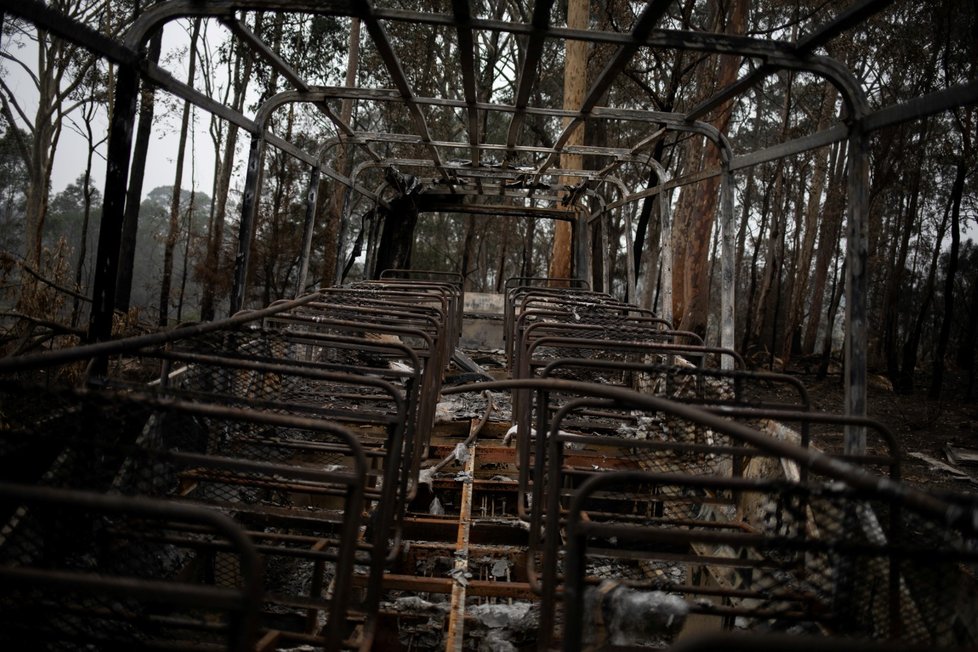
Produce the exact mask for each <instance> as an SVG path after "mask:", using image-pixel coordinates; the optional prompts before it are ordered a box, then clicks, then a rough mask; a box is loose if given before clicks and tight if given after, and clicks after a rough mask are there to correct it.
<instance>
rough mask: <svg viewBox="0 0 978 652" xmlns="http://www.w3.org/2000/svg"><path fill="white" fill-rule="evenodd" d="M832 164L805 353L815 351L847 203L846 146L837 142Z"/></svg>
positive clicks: (820, 231)
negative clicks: (830, 272)
mask: <svg viewBox="0 0 978 652" xmlns="http://www.w3.org/2000/svg"><path fill="white" fill-rule="evenodd" d="M832 157H834V159H835V161H834V165H832V164H830V165H829V167H830V168H832V170H833V172H832V175H831V178H830V179H829V183H828V187H827V190H826V192H825V205H824V206H823V207H822V218H821V220H820V221H819V224H818V246H817V248H816V253H815V271H814V272H813V274H812V280H811V304H810V305H809V308H808V322H807V324H806V325H805V336H804V339H803V340H802V345H801V350H802V353H804V354H809V353H812V352H814V351H815V340H816V338H817V337H818V326H819V323H820V322H821V320H822V306H823V305H824V304H825V285H826V283H827V282H828V275H829V266H830V265H831V264H832V257H833V256H834V255H835V250H836V247H837V246H838V242H837V241H838V239H839V234H840V229H841V226H842V213H843V211H844V210H845V206H846V181H845V180H846V150H845V145H844V144H840V145H838V146H837V147H836V148H835V149H834V150H833V154H832Z"/></svg>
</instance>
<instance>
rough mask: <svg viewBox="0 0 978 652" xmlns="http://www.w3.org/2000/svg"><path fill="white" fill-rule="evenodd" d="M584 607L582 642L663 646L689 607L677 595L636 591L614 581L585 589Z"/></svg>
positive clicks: (675, 632)
mask: <svg viewBox="0 0 978 652" xmlns="http://www.w3.org/2000/svg"><path fill="white" fill-rule="evenodd" d="M585 605H586V612H585V613H586V622H585V639H586V640H587V641H588V642H589V643H591V644H599V643H601V642H606V643H610V644H611V645H631V646H642V647H665V646H666V645H668V644H669V643H671V642H672V641H673V639H674V638H675V637H676V636H677V635H678V634H679V632H680V630H682V628H683V625H684V624H685V622H686V615H687V614H688V613H689V605H687V604H686V602H685V601H684V600H683V599H682V598H681V597H679V596H677V595H672V594H670V593H664V592H662V591H637V590H635V589H631V588H628V587H627V586H625V585H623V584H621V583H619V582H617V581H615V580H605V581H603V582H602V583H601V584H600V585H598V586H597V587H595V588H591V589H588V592H587V595H586V596H585Z"/></svg>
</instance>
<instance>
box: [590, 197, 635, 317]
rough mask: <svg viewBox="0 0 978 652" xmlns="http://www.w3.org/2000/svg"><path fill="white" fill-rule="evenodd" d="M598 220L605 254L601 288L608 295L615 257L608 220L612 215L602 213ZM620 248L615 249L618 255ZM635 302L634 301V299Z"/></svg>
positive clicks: (602, 248)
mask: <svg viewBox="0 0 978 652" xmlns="http://www.w3.org/2000/svg"><path fill="white" fill-rule="evenodd" d="M599 215H600V217H599V218H598V228H600V229H601V250H602V251H603V252H604V253H603V255H602V256H601V287H602V288H604V291H605V292H607V293H608V294H611V264H612V261H613V260H614V258H615V256H614V255H613V253H612V249H611V238H610V237H609V235H608V220H609V219H610V218H611V213H610V212H607V211H601V213H599ZM617 251H618V247H615V252H614V253H617ZM632 300H633V301H634V299H632Z"/></svg>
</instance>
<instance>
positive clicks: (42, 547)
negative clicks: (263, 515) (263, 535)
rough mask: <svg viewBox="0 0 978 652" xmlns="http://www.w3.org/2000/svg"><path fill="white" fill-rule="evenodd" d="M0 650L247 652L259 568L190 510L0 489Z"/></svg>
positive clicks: (212, 520)
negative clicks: (193, 651) (199, 651)
mask: <svg viewBox="0 0 978 652" xmlns="http://www.w3.org/2000/svg"><path fill="white" fill-rule="evenodd" d="M0 518H2V519H3V528H2V531H0V646H3V648H4V649H7V650H28V649H30V650H55V649H59V650H60V649H72V650H76V649H85V650H89V649H98V650H110V649H118V650H136V649H173V650H240V651H244V650H251V649H254V645H255V643H256V638H257V631H258V624H259V610H260V606H261V591H262V568H261V564H260V562H259V558H258V555H257V553H256V551H255V549H254V546H253V545H252V543H251V542H250V541H249V539H248V537H246V536H245V534H244V532H243V530H242V528H241V527H240V526H239V525H236V524H235V523H234V522H233V521H231V520H230V519H229V518H227V517H226V516H224V515H222V514H220V513H218V512H216V511H214V510H210V509H205V508H202V507H199V506H193V505H187V504H178V503H174V502H164V501H151V500H145V499H133V498H125V497H121V496H109V495H101V494H95V493H89V492H79V491H65V490H57V489H50V488H37V487H31V486H26V485H12V484H0Z"/></svg>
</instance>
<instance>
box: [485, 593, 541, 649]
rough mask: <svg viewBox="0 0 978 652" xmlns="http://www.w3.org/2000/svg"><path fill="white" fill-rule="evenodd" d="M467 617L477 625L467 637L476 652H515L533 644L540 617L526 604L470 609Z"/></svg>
mask: <svg viewBox="0 0 978 652" xmlns="http://www.w3.org/2000/svg"><path fill="white" fill-rule="evenodd" d="M468 613H469V615H471V616H472V617H474V618H475V620H476V621H477V622H478V626H476V627H472V628H471V630H470V633H471V635H472V638H473V639H474V640H477V641H478V647H477V648H476V649H477V650H478V651H479V652H516V650H518V649H520V648H521V647H522V646H524V645H527V644H530V643H533V641H535V640H536V632H537V628H538V627H539V625H540V613H539V608H538V607H537V606H534V605H533V604H532V603H530V602H513V603H512V604H504V603H498V604H480V605H474V606H469V607H468Z"/></svg>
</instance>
